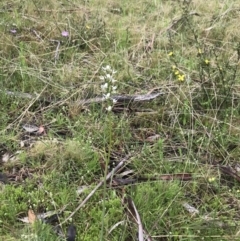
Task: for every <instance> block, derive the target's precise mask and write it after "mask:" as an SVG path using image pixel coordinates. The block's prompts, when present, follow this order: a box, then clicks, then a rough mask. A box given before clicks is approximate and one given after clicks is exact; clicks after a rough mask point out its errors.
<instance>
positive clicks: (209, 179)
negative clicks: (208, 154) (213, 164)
mask: <svg viewBox="0 0 240 241" xmlns="http://www.w3.org/2000/svg"><path fill="white" fill-rule="evenodd" d="M215 179H216V178H215V177H209V178H208V181H209V182H214V181H215Z"/></svg>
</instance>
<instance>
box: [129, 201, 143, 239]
mask: <svg viewBox="0 0 240 241" xmlns="http://www.w3.org/2000/svg"><path fill="white" fill-rule="evenodd" d="M131 204H132V206H133V209H134V212H135V214H136V222H137V224H138V240H139V241H144V235H143V226H142V222H141V218H140V215H139V213H138V211H137V208H136V206H135V204H134V202H133V200H131Z"/></svg>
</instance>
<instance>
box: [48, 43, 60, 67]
mask: <svg viewBox="0 0 240 241" xmlns="http://www.w3.org/2000/svg"><path fill="white" fill-rule="evenodd" d="M50 41H51V42H55V43H57V48H56V51H55V55H54V59H55V64H56V63H57V60H58V57H59V47H60V41H59V40H54V39H51V40H50Z"/></svg>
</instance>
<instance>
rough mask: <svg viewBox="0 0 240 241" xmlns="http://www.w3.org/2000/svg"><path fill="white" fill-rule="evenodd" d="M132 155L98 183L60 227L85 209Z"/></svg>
mask: <svg viewBox="0 0 240 241" xmlns="http://www.w3.org/2000/svg"><path fill="white" fill-rule="evenodd" d="M131 156H132V155H131V154H129V155H127V156H126V157H125V158H123V159H122V161H120V162H119V164H118V165H117V166H116V167H115V168H114V169H113V170H112V171H111V172H110V173H108V175H107V176H106V178H104V179H103V180H102V181H100V182H99V183H98V185H97V186H96V187H95V188H94V189H93V190H92V191H91V192H90V193H89V194H88V195H87V197H86V198H85V199H84V200H83V201H82V202H81V203H80V204H79V205H78V207H77V208H76V209H75V210H74V211H73V212H72V213H71V215H70V216H69V217H67V218H66V219H65V220H64V221H63V222H62V223H60V224H59V225H62V224H64V223H66V222H67V221H68V220H70V219H71V218H72V217H73V216H74V215H75V213H76V212H77V211H78V210H79V209H80V208H81V207H83V206H84V205H85V204H86V203H87V201H88V200H89V199H90V198H91V197H92V196H93V194H94V193H95V192H96V191H97V189H98V188H100V187H101V186H102V185H103V184H104V181H105V180H106V181H108V180H109V179H110V178H112V177H113V175H114V174H115V173H116V172H117V171H118V170H119V169H120V168H121V167H122V166H123V165H124V164H125V163H126V162H127V161H128V159H129V158H130V157H131Z"/></svg>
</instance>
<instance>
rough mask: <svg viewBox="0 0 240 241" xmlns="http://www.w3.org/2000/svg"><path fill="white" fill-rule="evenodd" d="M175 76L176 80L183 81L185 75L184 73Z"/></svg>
mask: <svg viewBox="0 0 240 241" xmlns="http://www.w3.org/2000/svg"><path fill="white" fill-rule="evenodd" d="M177 78H178V80H179V81H184V79H185V76H184V74H182V75H181V74H179V75H178V76H177Z"/></svg>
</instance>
